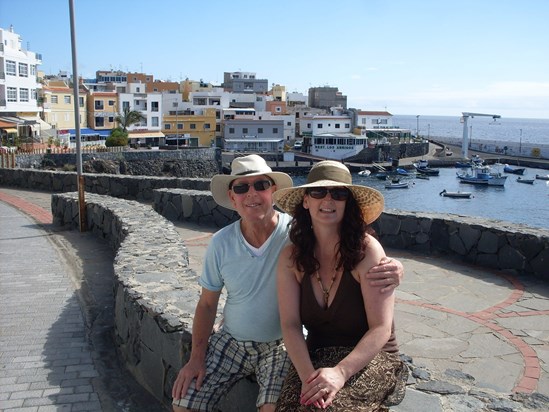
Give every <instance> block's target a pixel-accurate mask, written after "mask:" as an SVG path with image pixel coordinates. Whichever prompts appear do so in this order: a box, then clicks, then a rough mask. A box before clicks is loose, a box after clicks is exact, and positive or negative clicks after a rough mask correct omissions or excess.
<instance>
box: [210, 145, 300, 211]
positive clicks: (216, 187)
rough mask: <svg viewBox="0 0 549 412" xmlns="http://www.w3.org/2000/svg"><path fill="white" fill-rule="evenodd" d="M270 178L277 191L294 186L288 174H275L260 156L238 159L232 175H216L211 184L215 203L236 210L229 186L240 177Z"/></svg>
mask: <svg viewBox="0 0 549 412" xmlns="http://www.w3.org/2000/svg"><path fill="white" fill-rule="evenodd" d="M260 175H266V176H269V177H270V178H271V179H272V180H273V181H274V183H275V185H276V188H277V189H285V188H288V187H292V186H293V182H292V178H291V177H290V176H289V175H287V174H286V173H282V172H273V170H272V169H271V168H270V167H269V166H268V165H267V162H265V159H263V158H262V157H261V156H258V155H249V156H242V157H237V158H235V159H234V160H233V162H232V163H231V174H230V175H224V174H220V175H215V176H214V177H212V181H211V183H210V190H211V192H212V196H213V198H214V200H215V202H216V203H217V204H218V205H220V206H223V207H225V208H227V209H231V210H235V209H234V207H233V204H232V202H231V199H230V198H229V185H230V184H231V182H232V181H233V180H236V179H238V178H239V177H251V176H260Z"/></svg>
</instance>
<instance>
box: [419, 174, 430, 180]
mask: <svg viewBox="0 0 549 412" xmlns="http://www.w3.org/2000/svg"><path fill="white" fill-rule="evenodd" d="M416 179H423V180H429V176H427V175H424V174H421V173H416Z"/></svg>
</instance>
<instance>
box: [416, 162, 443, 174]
mask: <svg viewBox="0 0 549 412" xmlns="http://www.w3.org/2000/svg"><path fill="white" fill-rule="evenodd" d="M412 164H413V166H414V167H415V168H416V171H417V172H418V173H421V174H424V175H429V176H438V175H439V173H440V170H438V169H435V168H432V167H429V162H427V160H424V159H422V160H419V161H418V162H416V163H412Z"/></svg>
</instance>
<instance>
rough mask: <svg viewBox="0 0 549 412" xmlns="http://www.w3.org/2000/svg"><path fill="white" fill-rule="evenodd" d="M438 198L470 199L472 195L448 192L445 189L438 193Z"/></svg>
mask: <svg viewBox="0 0 549 412" xmlns="http://www.w3.org/2000/svg"><path fill="white" fill-rule="evenodd" d="M439 195H440V196H444V197H453V198H456V199H470V198H471V196H472V195H473V194H472V193H471V192H459V191H458V192H448V191H446V189H444V190H443V191H442V192H440V193H439Z"/></svg>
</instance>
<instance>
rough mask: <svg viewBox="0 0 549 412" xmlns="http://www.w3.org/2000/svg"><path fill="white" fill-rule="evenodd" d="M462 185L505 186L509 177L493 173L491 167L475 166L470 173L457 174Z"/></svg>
mask: <svg viewBox="0 0 549 412" xmlns="http://www.w3.org/2000/svg"><path fill="white" fill-rule="evenodd" d="M456 176H457V178H458V179H459V180H460V182H461V183H469V184H474V185H486V186H505V181H506V180H507V176H503V175H502V174H501V173H497V172H492V170H491V169H490V166H473V167H471V171H470V172H465V173H456Z"/></svg>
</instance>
